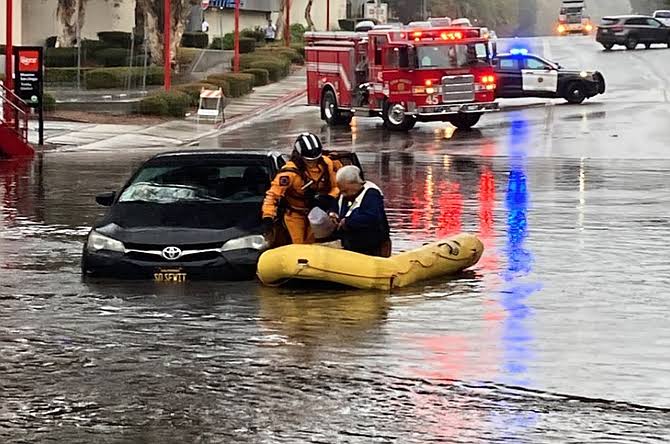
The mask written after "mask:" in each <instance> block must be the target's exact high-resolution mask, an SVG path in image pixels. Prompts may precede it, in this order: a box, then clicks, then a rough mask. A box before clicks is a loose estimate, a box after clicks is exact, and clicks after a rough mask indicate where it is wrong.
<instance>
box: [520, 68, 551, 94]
mask: <svg viewBox="0 0 670 444" xmlns="http://www.w3.org/2000/svg"><path fill="white" fill-rule="evenodd" d="M521 78H522V88H523V90H524V91H545V92H554V93H555V92H556V91H557V90H558V71H556V70H551V71H549V70H545V69H522V70H521Z"/></svg>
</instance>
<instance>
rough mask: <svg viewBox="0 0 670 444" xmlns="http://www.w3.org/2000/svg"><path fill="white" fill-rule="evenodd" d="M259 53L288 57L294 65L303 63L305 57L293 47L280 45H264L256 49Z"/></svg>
mask: <svg viewBox="0 0 670 444" xmlns="http://www.w3.org/2000/svg"><path fill="white" fill-rule="evenodd" d="M258 53H259V54H270V55H273V56H279V57H284V58H286V59H288V60H289V61H290V62H291V63H295V64H296V65H304V64H305V58H304V57H303V56H302V54H300V53H299V52H298V51H296V50H295V49H293V48H287V47H285V46H284V47H282V46H266V47H265V48H260V49H259V50H258Z"/></svg>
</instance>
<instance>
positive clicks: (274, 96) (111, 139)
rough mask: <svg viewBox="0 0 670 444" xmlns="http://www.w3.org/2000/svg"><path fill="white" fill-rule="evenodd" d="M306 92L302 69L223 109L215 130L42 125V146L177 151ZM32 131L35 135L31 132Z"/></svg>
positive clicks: (193, 124) (175, 124) (192, 120)
mask: <svg viewBox="0 0 670 444" xmlns="http://www.w3.org/2000/svg"><path fill="white" fill-rule="evenodd" d="M305 89H306V72H305V69H304V68H301V69H300V70H298V71H296V72H294V73H293V74H292V75H290V76H289V77H287V78H285V79H284V80H282V81H280V82H277V83H272V84H270V85H266V86H261V87H257V88H254V91H253V92H252V93H251V94H249V95H247V96H245V97H241V98H239V99H232V100H231V102H230V103H229V104H228V105H227V106H226V109H225V115H226V122H225V123H223V124H221V123H218V124H217V125H216V126H215V125H214V124H213V123H211V121H210V122H208V121H207V120H200V123H199V124H198V122H197V120H196V117H195V116H189V117H187V118H186V120H174V121H170V122H165V123H161V124H159V125H153V126H143V125H116V124H91V123H77V122H57V121H48V122H45V129H44V140H45V144H46V145H48V146H50V147H53V148H55V149H57V150H59V151H70V150H77V151H79V150H90V151H96V150H111V149H134V148H152V147H156V148H160V147H176V146H183V145H189V144H195V143H197V142H198V141H199V140H200V139H202V138H204V137H211V136H213V135H215V134H217V133H219V132H225V131H227V130H229V129H230V128H231V127H232V126H238V125H240V124H242V123H247V122H251V121H252V120H254V119H256V118H259V117H261V116H262V115H265V114H267V113H270V112H272V111H274V110H276V109H279V108H281V107H282V106H286V105H287V104H291V103H293V102H295V101H297V100H299V99H301V98H302V97H303V96H304V94H305ZM30 129H31V131H30V136H29V137H30V141H31V143H34V144H37V131H36V130H37V122H34V121H33V122H31V128H30ZM33 130H34V131H33Z"/></svg>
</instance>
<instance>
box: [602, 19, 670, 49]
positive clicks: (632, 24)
mask: <svg viewBox="0 0 670 444" xmlns="http://www.w3.org/2000/svg"><path fill="white" fill-rule="evenodd" d="M596 41H597V42H598V43H600V44H601V45H603V48H605V50H606V51H609V50H611V49H612V48H613V47H614V45H622V46H625V47H626V49H629V50H633V49H635V48H637V46H638V45H639V44H643V45H644V46H645V47H646V48H647V49H649V48H650V47H651V45H653V44H654V43H662V44H666V45H668V47H669V48H670V26H668V25H665V24H663V23H662V22H660V21H659V20H657V19H655V18H653V17H647V16H642V15H620V16H610V17H603V18H602V20H601V22H600V25H599V26H598V32H597V33H596Z"/></svg>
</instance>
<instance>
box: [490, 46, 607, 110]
mask: <svg viewBox="0 0 670 444" xmlns="http://www.w3.org/2000/svg"><path fill="white" fill-rule="evenodd" d="M494 69H495V73H496V79H497V89H496V97H498V98H519V97H542V98H563V99H565V100H567V101H568V102H569V103H575V104H578V103H582V102H583V101H584V100H586V99H588V98H591V97H594V96H596V95H598V94H603V93H604V92H605V78H604V77H603V75H602V74H601V73H600V72H598V71H576V70H569V69H565V68H563V67H562V66H561V65H560V64H558V63H554V62H551V61H549V60H546V59H544V58H542V57H539V56H536V55H533V54H530V53H529V52H528V51H527V50H526V49H512V50H511V51H510V53H507V54H498V55H497V56H496V57H495V58H494Z"/></svg>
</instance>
